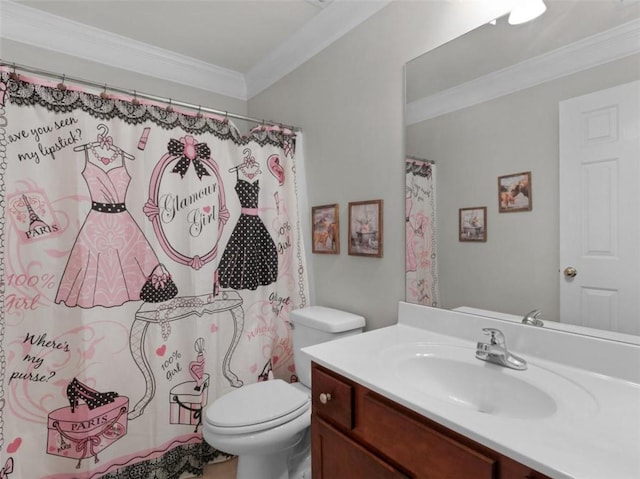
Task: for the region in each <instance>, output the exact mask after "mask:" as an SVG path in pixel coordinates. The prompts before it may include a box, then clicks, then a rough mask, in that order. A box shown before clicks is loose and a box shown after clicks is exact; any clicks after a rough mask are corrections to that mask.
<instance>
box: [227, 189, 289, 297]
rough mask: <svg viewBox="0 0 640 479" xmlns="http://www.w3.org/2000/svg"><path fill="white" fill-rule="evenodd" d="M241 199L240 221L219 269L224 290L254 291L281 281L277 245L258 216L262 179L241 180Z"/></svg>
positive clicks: (237, 190)
mask: <svg viewBox="0 0 640 479" xmlns="http://www.w3.org/2000/svg"><path fill="white" fill-rule="evenodd" d="M235 190H236V193H237V194H238V198H239V199H240V206H241V210H240V218H239V219H238V223H237V224H236V226H235V228H234V229H233V232H232V233H231V237H230V238H229V242H228V243H227V246H226V248H225V250H224V254H223V255H222V258H221V259H220V265H219V266H218V275H219V276H218V277H219V281H220V286H221V287H223V288H233V289H249V290H252V291H253V290H255V289H257V288H258V286H265V285H268V284H271V283H273V282H275V281H276V279H277V278H278V252H277V250H276V245H275V243H274V242H273V239H272V238H271V235H270V234H269V232H268V231H267V228H266V227H265V225H264V223H263V222H262V220H261V219H260V217H259V216H258V193H259V192H260V185H259V180H256V181H255V182H253V183H249V182H248V181H246V180H242V179H238V181H237V182H236V186H235Z"/></svg>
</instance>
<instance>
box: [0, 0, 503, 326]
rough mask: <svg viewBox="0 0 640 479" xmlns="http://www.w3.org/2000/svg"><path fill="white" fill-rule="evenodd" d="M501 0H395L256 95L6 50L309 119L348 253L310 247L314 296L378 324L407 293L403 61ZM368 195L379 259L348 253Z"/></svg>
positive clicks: (321, 177)
mask: <svg viewBox="0 0 640 479" xmlns="http://www.w3.org/2000/svg"><path fill="white" fill-rule="evenodd" d="M503 3H504V2H503ZM485 4H487V5H485ZM499 4H500V2H496V1H491V0H487V1H486V2H484V4H483V2H473V3H468V2H415V1H410V2H408V1H394V2H392V3H391V4H390V5H389V6H387V7H385V8H384V9H382V10H381V11H380V12H378V13H377V14H376V15H374V16H372V17H371V18H370V19H368V20H367V21H366V22H363V23H362V24H361V25H360V26H358V27H357V28H356V29H354V30H352V31H351V32H350V33H348V34H347V35H345V36H344V37H343V38H341V39H340V40H338V41H337V42H335V43H334V44H332V45H330V46H329V47H327V48H326V49H325V50H323V51H322V52H321V53H320V54H318V55H316V56H315V57H313V58H312V59H310V60H309V61H307V62H306V63H305V64H304V65H302V66H300V67H299V68H297V69H296V70H295V71H293V72H292V73H290V74H289V75H287V76H286V77H285V78H284V79H282V80H280V81H279V82H277V83H276V84H275V85H273V86H271V87H270V88H268V89H267V90H265V91H264V92H262V93H260V94H259V95H257V96H256V97H254V98H252V99H251V100H249V102H248V104H245V102H242V101H239V100H234V99H230V98H227V97H223V96H220V95H215V94H212V93H209V92H202V91H198V90H195V89H192V88H188V87H184V86H181V85H177V84H174V83H171V82H167V81H162V80H159V79H156V78H150V77H146V76H143V75H139V74H136V73H132V72H128V71H124V70H120V69H115V68H110V67H108V66H105V65H101V64H98V63H92V62H87V61H84V60H80V59H77V58H73V57H69V56H65V55H60V54H56V53H52V52H49V51H46V50H41V49H38V48H34V47H30V46H26V45H22V44H17V43H15V42H11V41H7V40H2V44H1V45H0V47H1V49H0V57H2V59H3V60H5V61H9V62H11V61H15V62H16V63H20V64H25V65H30V66H34V67H38V68H42V69H45V70H50V71H53V72H61V73H66V74H67V75H69V76H76V77H79V78H83V79H87V80H91V81H96V82H100V83H101V82H105V83H109V84H112V85H114V86H118V87H122V88H126V89H132V90H133V89H135V90H138V91H141V92H146V93H151V94H154V95H157V96H166V97H174V98H177V99H180V100H183V101H187V102H193V103H195V104H202V105H207V106H210V107H212V108H216V109H219V110H222V111H224V110H228V111H233V112H236V113H241V114H248V115H249V116H254V117H256V118H271V119H274V120H277V121H280V122H282V123H285V124H292V125H297V126H300V127H302V128H303V129H304V132H305V145H306V146H305V156H306V161H307V182H308V185H309V205H310V206H314V205H321V204H327V203H338V204H339V205H340V211H341V217H340V226H341V227H340V236H341V247H340V248H341V254H340V255H339V256H333V255H310V256H311V264H310V271H311V273H312V282H313V283H314V285H315V298H316V299H315V303H316V304H320V305H326V306H333V307H337V308H342V309H345V310H348V311H352V312H355V313H359V314H362V315H364V316H365V317H366V319H367V328H368V329H374V328H379V327H382V326H386V325H389V324H392V323H394V322H395V321H396V319H397V307H398V301H399V300H403V299H404V211H403V210H404V193H403V191H404V171H403V167H404V166H403V165H404V163H403V158H404V127H403V115H404V106H403V105H404V92H403V89H404V75H403V67H404V64H405V63H406V62H407V61H408V60H410V59H412V58H414V57H417V56H418V55H420V54H422V53H424V52H426V51H428V50H431V49H432V48H435V47H437V46H439V45H441V44H443V43H445V42H447V41H449V40H451V39H453V38H455V37H457V36H459V35H462V34H463V33H465V32H467V31H469V30H472V29H473V28H475V27H477V26H478V25H480V24H482V23H485V22H487V21H489V20H490V19H492V18H495V17H497V16H499V15H501V14H503V13H505V11H506V9H505V7H504V5H502V6H500V5H499ZM368 199H383V200H384V240H385V242H384V257H383V258H381V259H374V258H363V257H356V256H348V255H347V243H346V239H347V222H348V220H347V218H348V217H347V203H348V202H349V201H360V200H368ZM308 214H310V211H309V212H308Z"/></svg>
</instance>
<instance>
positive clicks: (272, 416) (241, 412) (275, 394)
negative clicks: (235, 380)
mask: <svg viewBox="0 0 640 479" xmlns="http://www.w3.org/2000/svg"><path fill="white" fill-rule="evenodd" d="M310 402H311V401H310V400H309V395H308V394H305V393H304V392H302V391H300V390H299V389H296V388H294V387H293V386H291V385H290V384H288V383H286V382H284V381H283V380H282V379H274V380H271V381H264V382H259V383H255V384H250V385H248V386H244V387H242V388H240V389H236V390H234V391H231V392H230V393H228V394H225V395H224V396H222V397H220V398H219V399H217V400H216V401H215V402H214V403H213V404H212V405H211V406H209V407H208V408H207V409H206V422H207V423H208V424H210V425H212V426H215V427H216V429H219V428H233V429H234V432H236V433H240V432H243V433H245V432H255V431H260V430H264V429H268V428H272V427H275V426H278V425H280V424H283V423H285V422H288V421H290V420H291V419H292V418H294V417H297V416H299V415H300V414H302V413H303V412H304V411H306V410H308V409H309V405H310ZM230 432H231V431H230Z"/></svg>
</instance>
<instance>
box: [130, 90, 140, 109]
mask: <svg viewBox="0 0 640 479" xmlns="http://www.w3.org/2000/svg"><path fill="white" fill-rule="evenodd" d="M131 103H133V104H134V105H135V106H138V105H139V104H140V100H138V92H136V91H135V90H133V100H131Z"/></svg>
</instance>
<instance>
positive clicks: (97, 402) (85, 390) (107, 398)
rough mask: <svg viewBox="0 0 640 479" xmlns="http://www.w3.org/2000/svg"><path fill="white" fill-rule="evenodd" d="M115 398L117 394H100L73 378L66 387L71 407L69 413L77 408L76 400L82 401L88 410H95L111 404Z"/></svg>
mask: <svg viewBox="0 0 640 479" xmlns="http://www.w3.org/2000/svg"><path fill="white" fill-rule="evenodd" d="M117 397H118V393H117V392H113V391H110V392H106V393H101V392H99V391H96V390H95V389H91V388H90V387H89V386H87V385H86V384H83V383H81V382H80V381H78V379H77V378H73V379H72V380H71V382H70V383H69V385H68V386H67V399H68V400H69V405H70V406H71V412H74V411H75V408H76V407H77V406H78V399H82V400H83V401H84V402H85V404H86V405H87V406H88V407H89V409H95V408H97V407H100V406H104V405H105V404H109V403H112V402H113V401H114V400H115V399H116V398H117Z"/></svg>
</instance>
